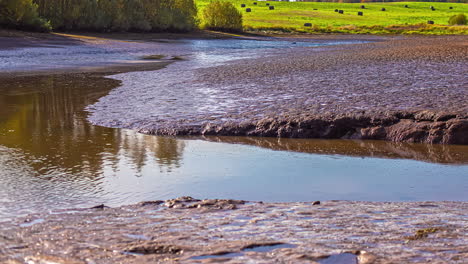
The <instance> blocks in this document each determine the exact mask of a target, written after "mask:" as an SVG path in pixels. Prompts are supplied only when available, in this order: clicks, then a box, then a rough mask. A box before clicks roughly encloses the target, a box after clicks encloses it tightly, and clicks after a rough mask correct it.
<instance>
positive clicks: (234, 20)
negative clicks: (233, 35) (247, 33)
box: [202, 1, 242, 32]
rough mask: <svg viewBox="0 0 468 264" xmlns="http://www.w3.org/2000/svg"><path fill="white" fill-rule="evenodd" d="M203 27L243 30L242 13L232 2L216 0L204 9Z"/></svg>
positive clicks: (234, 30) (233, 30)
mask: <svg viewBox="0 0 468 264" xmlns="http://www.w3.org/2000/svg"><path fill="white" fill-rule="evenodd" d="M202 19H203V25H202V27H203V28H206V29H213V30H221V31H232V32H236V31H242V13H241V12H240V11H238V10H237V8H236V7H235V6H234V5H233V4H232V3H230V2H223V1H214V2H211V3H209V4H208V5H207V6H206V7H205V9H203V16H202Z"/></svg>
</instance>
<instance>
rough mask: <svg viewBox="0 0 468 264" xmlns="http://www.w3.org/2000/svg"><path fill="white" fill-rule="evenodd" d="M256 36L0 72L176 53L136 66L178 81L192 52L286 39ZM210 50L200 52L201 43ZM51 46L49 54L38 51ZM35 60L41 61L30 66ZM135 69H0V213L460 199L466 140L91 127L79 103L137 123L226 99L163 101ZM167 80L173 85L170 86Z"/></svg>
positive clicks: (199, 63)
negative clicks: (178, 133)
mask: <svg viewBox="0 0 468 264" xmlns="http://www.w3.org/2000/svg"><path fill="white" fill-rule="evenodd" d="M258 43H259V42H253V41H244V42H239V41H236V42H226V41H212V42H210V44H209V46H206V45H207V42H206V41H189V42H178V43H177V45H173V43H162V44H161V43H156V44H155V43H153V44H151V43H150V44H138V45H140V46H139V49H137V51H136V52H134V50H135V49H133V48H132V47H134V45H136V44H131V45H130V44H126V43H123V44H122V43H120V44H118V45H117V44H115V45H117V46H118V47H113V46H112V45H111V46H109V45H107V46H99V45H98V44H86V45H84V47H83V46H80V47H79V48H78V50H75V52H72V51H70V50H69V48H67V49H63V48H58V47H46V48H41V49H26V50H20V51H3V52H2V53H1V54H0V55H2V56H3V57H2V60H0V70H1V71H2V72H8V71H24V70H25V69H29V68H32V69H36V70H43V69H45V68H44V66H43V65H56V66H57V67H64V65H62V64H60V61H61V60H63V59H64V58H66V57H67V56H70V54H74V56H75V55H76V56H75V57H74V60H73V63H72V64H73V65H70V64H66V65H68V66H84V65H87V66H89V65H90V64H89V62H90V61H93V63H96V59H95V58H96V57H99V58H100V59H99V60H98V63H103V64H105V63H111V62H118V61H120V60H126V61H128V60H134V59H137V58H139V56H142V55H148V54H166V55H167V56H169V57H170V56H176V55H177V56H186V57H187V58H189V59H190V60H189V61H182V62H176V63H174V64H172V65H176V64H178V65H179V66H177V67H175V66H172V65H171V66H170V67H168V68H166V69H164V70H159V71H153V72H147V73H144V75H145V78H150V77H151V75H154V76H158V75H161V74H164V73H167V74H172V75H171V76H173V77H174V78H172V79H176V80H177V81H178V83H179V84H180V85H179V86H180V87H182V86H184V84H185V83H186V81H187V80H191V79H190V76H188V77H187V76H185V75H184V76H182V75H180V76H178V75H177V73H178V72H180V71H184V69H187V68H191V67H194V64H193V62H192V61H195V62H196V65H195V67H198V68H200V67H207V66H212V65H216V64H222V63H224V62H226V61H229V60H234V59H237V58H242V57H243V56H247V57H253V56H259V55H258V53H257V52H256V51H255V50H256V49H258V48H263V51H262V52H264V53H263V54H267V53H268V52H273V53H275V52H280V51H279V49H278V47H281V45H282V47H286V46H287V45H290V44H291V43H290V42H274V43H273V42H261V45H260V44H258ZM113 45H114V44H113ZM126 45H130V46H128V47H127V46H126ZM132 45H133V46H132ZM278 45H279V46H278ZM295 45H298V44H295ZM299 45H304V46H307V45H312V46H313V45H317V44H316V43H306V44H303V43H302V44H301V43H299ZM44 49H47V50H44ZM71 49H72V48H71ZM210 49H211V52H206V50H210ZM51 50H53V51H54V52H53V53H50V51H51ZM227 50H230V51H229V52H227ZM130 51H131V52H130ZM187 54H188V55H187ZM260 54H261V53H260ZM46 55H47V56H46ZM49 55H50V56H49ZM43 59H44V60H47V62H48V63H41V61H43ZM93 65H94V64H93ZM184 67H185V68H184ZM177 70H178V71H177ZM142 74H143V73H141V72H136V73H125V74H121V75H118V76H117V77H113V78H115V79H108V78H103V77H102V75H101V74H98V73H88V74H67V75H58V74H55V75H38V76H23V77H2V78H1V81H0V106H1V107H0V190H1V191H0V221H2V219H3V220H4V219H7V218H9V217H12V216H18V215H24V214H27V213H31V212H38V211H48V210H54V209H58V208H73V207H87V206H94V205H96V204H101V203H105V204H107V205H111V206H117V205H121V204H128V203H134V202H139V201H142V200H153V199H168V198H174V197H178V196H182V195H191V196H195V197H199V198H234V199H245V200H263V201H308V200H328V199H350V200H368V201H414V200H418V201H419V200H465V201H466V200H467V199H468V197H467V196H466V193H468V177H467V175H468V174H467V171H468V147H467V146H426V145H416V144H395V143H388V142H387V143H386V142H370V141H368V142H362V141H324V140H292V139H281V140H278V139H261V138H235V137H224V138H219V137H211V138H164V137H152V136H145V135H141V134H137V133H135V132H133V131H131V130H125V129H113V128H106V127H100V126H94V125H91V124H90V123H89V122H88V121H87V118H88V113H87V112H86V111H85V109H86V108H87V107H88V109H90V110H93V112H92V116H91V120H94V121H106V122H107V123H106V124H107V125H109V126H118V127H132V124H135V123H138V122H139V121H140V120H141V119H140V118H141V116H139V115H138V113H140V114H141V113H143V114H144V115H145V116H146V117H148V116H147V115H150V117H151V115H152V112H148V111H144V110H145V109H153V111H155V113H157V114H159V113H160V112H161V111H163V110H164V111H168V110H171V111H173V112H177V111H186V112H195V113H196V112H197V111H198V112H206V111H211V112H213V113H215V112H216V111H219V109H218V108H219V105H217V104H213V103H210V100H209V99H210V98H212V99H213V100H214V101H215V102H220V101H222V102H224V104H225V105H222V107H224V108H229V103H230V102H229V101H228V100H223V98H221V97H222V96H223V94H213V91H207V90H203V87H197V89H194V90H193V91H192V92H193V96H189V97H187V96H186V95H185V96H184V97H183V98H191V101H187V102H185V103H184V105H186V108H184V109H181V108H174V109H171V105H172V103H171V102H172V100H173V99H174V98H173V97H172V96H173V94H171V93H170V92H171V89H168V90H157V91H156V92H155V91H154V87H153V86H151V85H150V86H145V85H144V84H142V83H138V82H137V80H138V76H139V75H142ZM176 77H179V78H176ZM187 78H188V79H187ZM117 79H118V80H122V81H124V83H125V85H126V87H127V88H128V87H129V86H132V85H133V86H132V87H131V88H134V89H130V90H129V91H125V90H124V91H122V90H119V88H117V89H115V88H116V87H118V86H119V83H120V82H119V81H118V80H117ZM166 79H168V78H166ZM149 84H151V83H149ZM193 85H194V86H195V87H196V84H193ZM158 87H160V88H161V87H164V83H158ZM167 88H172V90H174V91H175V92H177V89H174V86H170V85H168V87H167ZM176 88H177V87H176ZM113 89H114V90H113ZM149 89H153V93H151V94H152V95H153V96H154V94H155V93H156V94H157V95H158V98H153V97H148V96H145V90H149ZM183 91H187V89H184V90H183ZM121 92H124V93H125V92H130V95H129V96H126V97H125V100H123V101H121V102H120V103H118V104H117V103H116V101H115V100H113V99H119V98H122V94H121ZM166 92H167V93H166ZM179 92H180V91H179ZM109 93H110V94H109ZM103 98H104V99H103ZM106 98H107V99H106ZM109 98H110V99H112V100H109ZM141 98H147V99H148V103H147V104H143V105H142V108H141V109H130V110H131V111H130V110H129V109H127V108H128V107H129V106H130V107H134V106H135V105H134V104H132V102H138V104H137V105H141ZM175 99H177V98H175ZM207 99H208V100H207ZM98 100H100V101H99V103H97V102H98ZM119 100H120V99H119ZM155 100H156V101H157V104H155V103H154V102H156V101H155ZM108 102H112V106H113V107H112V109H111V110H115V111H116V112H112V111H107V110H108V108H107V106H109V104H107V103H108ZM197 102H198V103H197ZM96 103H97V104H96ZM90 105H91V106H92V107H89V106H90ZM101 108H102V109H101ZM121 111H123V112H126V114H125V115H124V118H123V119H124V120H125V122H120V121H119V119H117V120H114V119H113V115H114V114H115V113H117V114H118V115H120V117H122V116H123V115H122V114H121V113H122V112H121ZM113 120H114V121H113Z"/></svg>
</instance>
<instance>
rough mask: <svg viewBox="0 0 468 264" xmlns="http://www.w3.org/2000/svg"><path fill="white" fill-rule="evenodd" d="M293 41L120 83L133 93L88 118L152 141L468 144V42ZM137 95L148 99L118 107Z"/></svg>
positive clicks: (118, 94) (120, 94)
mask: <svg viewBox="0 0 468 264" xmlns="http://www.w3.org/2000/svg"><path fill="white" fill-rule="evenodd" d="M319 39H320V38H319ZM282 40H283V41H284V39H282ZM288 41H290V43H289V44H288V45H287V46H288V48H282V49H278V50H276V51H271V50H269V51H262V50H259V51H256V50H248V51H246V52H245V53H240V55H239V54H234V55H233V57H234V58H236V59H235V60H232V59H231V60H229V61H227V62H223V63H210V61H207V62H205V64H204V65H202V66H199V65H198V66H197V65H196V60H197V59H199V58H198V57H196V56H195V58H192V57H190V56H188V57H187V60H188V61H186V62H183V63H179V62H177V63H176V65H173V66H171V68H169V69H167V70H165V71H161V72H160V76H159V77H157V78H153V79H152V80H148V76H145V75H138V74H134V75H132V76H114V78H117V79H119V80H122V83H123V86H122V87H120V88H118V89H117V90H116V91H114V93H111V94H110V96H108V97H105V98H102V99H101V100H100V102H98V103H96V104H94V105H93V106H91V107H89V108H88V110H89V111H90V112H91V116H90V121H91V122H92V123H94V124H99V125H103V126H110V127H123V128H130V129H135V130H137V131H139V132H141V133H145V134H152V135H171V136H181V135H222V136H261V137H286V138H325V139H374V140H388V141H395V142H419V143H431V144H468V136H467V135H468V116H467V114H468V105H467V104H466V102H467V101H468V91H467V87H468V82H467V79H466V78H465V76H466V66H465V65H466V61H467V59H468V38H466V37H465V36H449V37H388V38H380V39H378V41H377V40H374V41H373V42H366V43H358V44H356V43H355V44H353V45H340V44H339V43H335V45H331V46H315V47H308V46H294V45H296V44H294V43H296V42H292V41H293V40H291V39H289V40H288ZM298 41H299V40H298ZM308 41H312V40H311V39H309V40H308ZM321 41H323V39H322V40H321ZM297 43H299V42H297ZM236 45H237V44H236ZM242 55H244V56H242ZM190 60H192V61H193V62H190ZM190 63H192V64H190ZM136 80H140V81H141V82H142V83H143V84H142V85H141V86H142V88H135V82H136ZM167 86H169V87H170V90H169V89H167ZM140 90H141V91H140ZM135 94H144V95H145V98H146V99H145V100H144V101H143V99H141V100H140V99H138V98H137V99H133V98H132V99H130V100H127V101H126V103H127V104H128V105H127V106H122V105H118V103H119V102H121V101H122V98H124V97H125V98H131V97H135V96H134V95H135ZM148 98H150V99H148ZM135 107H138V108H139V109H140V110H141V111H140V112H138V113H135V112H133V111H132V109H134V108H135Z"/></svg>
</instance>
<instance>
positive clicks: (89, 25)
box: [35, 0, 197, 32]
mask: <svg viewBox="0 0 468 264" xmlns="http://www.w3.org/2000/svg"><path fill="white" fill-rule="evenodd" d="M35 2H36V3H37V4H38V6H39V9H38V10H39V14H40V15H41V16H42V17H45V18H47V19H49V20H50V22H51V24H52V26H53V28H54V29H58V30H91V31H103V32H110V31H189V30H192V29H194V28H195V27H196V24H197V21H196V14H197V9H196V6H195V3H194V2H193V0H35Z"/></svg>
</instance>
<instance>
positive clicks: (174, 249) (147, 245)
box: [123, 241, 183, 255]
mask: <svg viewBox="0 0 468 264" xmlns="http://www.w3.org/2000/svg"><path fill="white" fill-rule="evenodd" d="M123 252H129V253H135V254H143V255H153V254H171V255H175V254H182V253H183V249H182V248H180V247H178V246H173V245H161V244H159V243H157V242H153V241H151V242H144V243H136V244H133V245H130V246H128V247H127V248H125V249H123Z"/></svg>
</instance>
